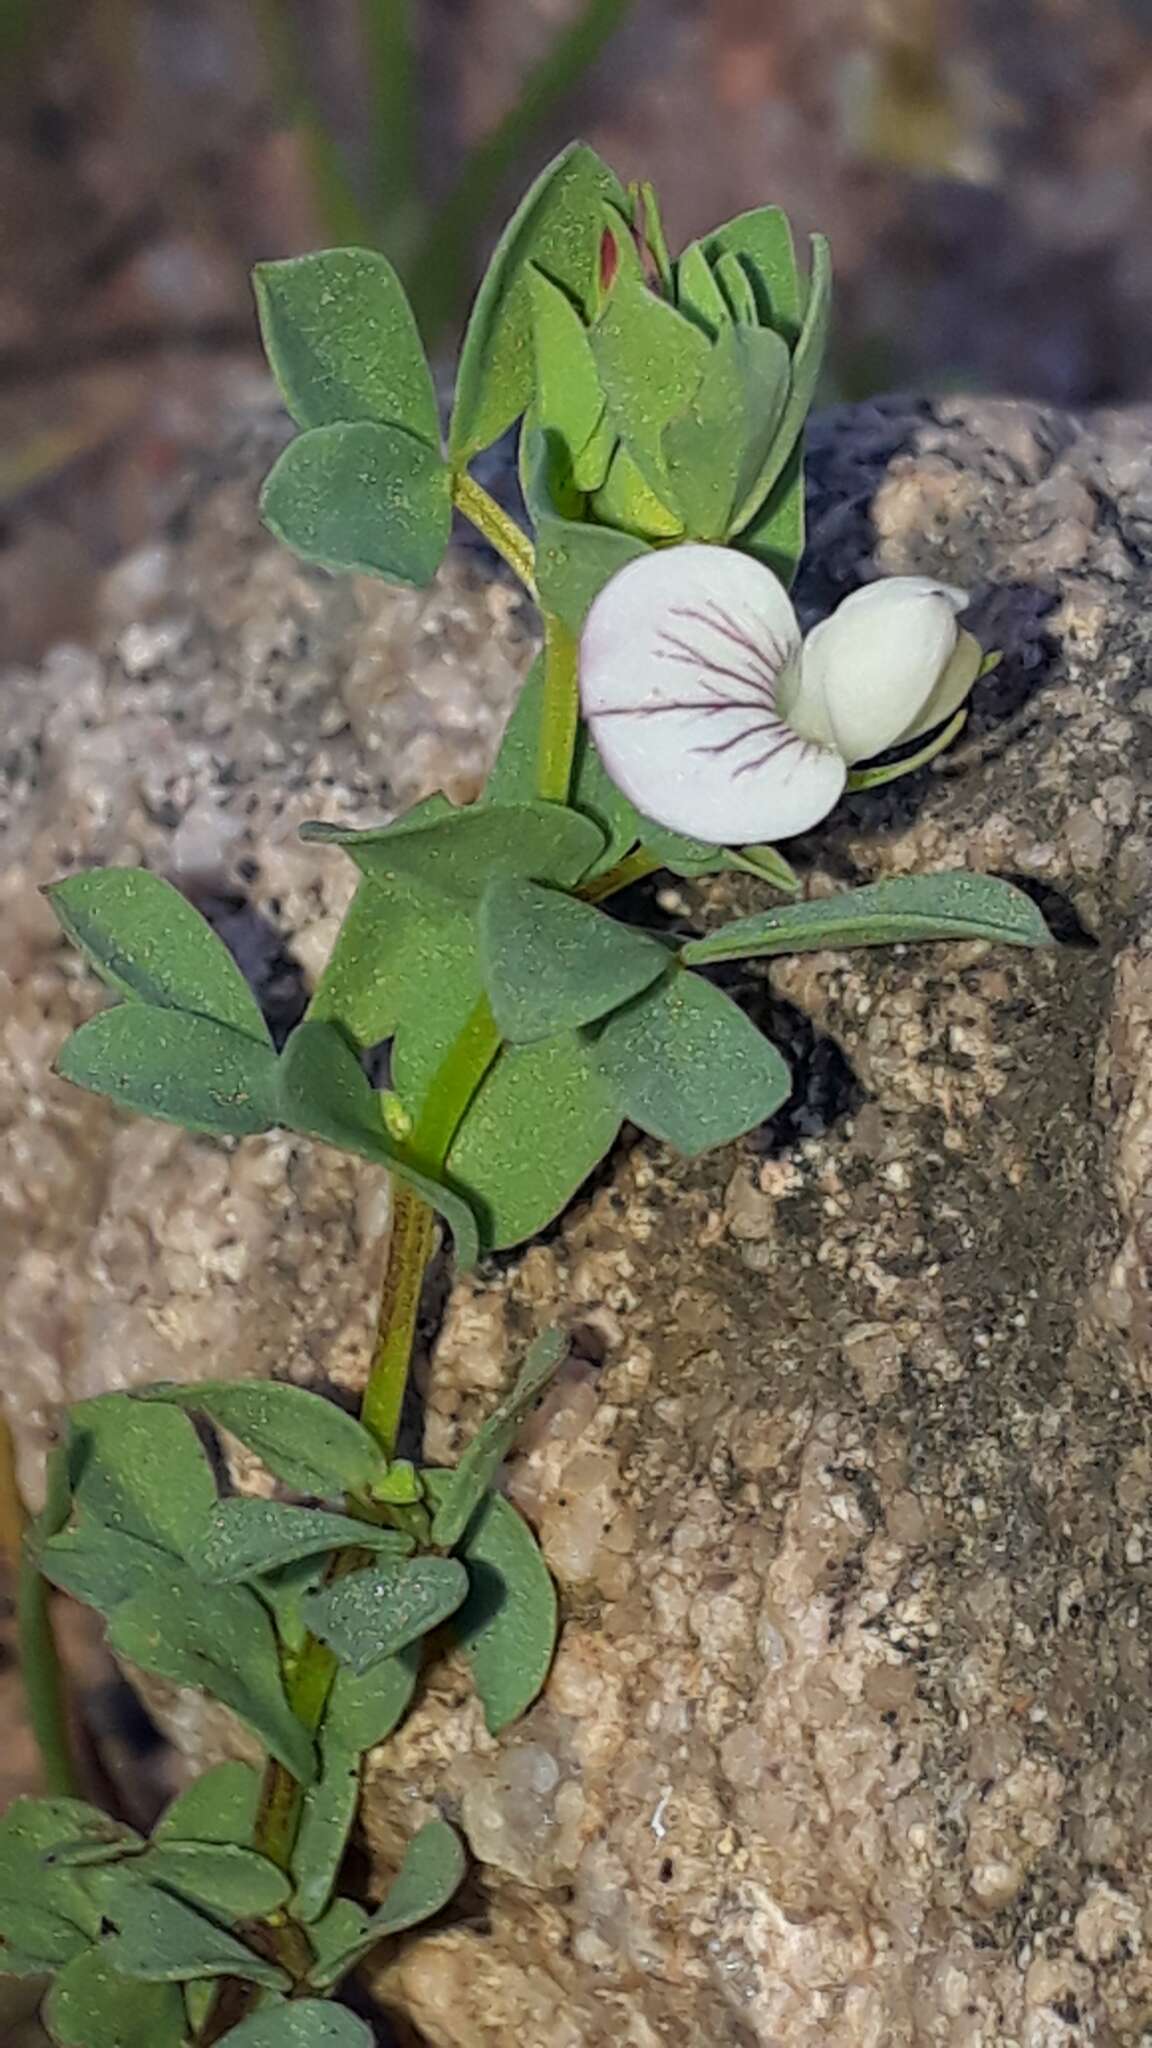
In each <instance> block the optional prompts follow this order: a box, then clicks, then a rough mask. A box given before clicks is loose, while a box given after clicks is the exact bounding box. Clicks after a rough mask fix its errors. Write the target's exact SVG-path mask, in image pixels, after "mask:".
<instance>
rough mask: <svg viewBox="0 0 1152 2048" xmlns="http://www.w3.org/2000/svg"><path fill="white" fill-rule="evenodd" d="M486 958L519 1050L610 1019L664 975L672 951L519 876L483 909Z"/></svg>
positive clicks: (504, 883)
mask: <svg viewBox="0 0 1152 2048" xmlns="http://www.w3.org/2000/svg"><path fill="white" fill-rule="evenodd" d="M479 935H480V958H481V962H482V965H483V971H484V985H485V987H486V989H487V991H488V999H489V1001H490V1003H491V1005H492V1014H493V1016H494V1017H495V1019H496V1023H497V1025H498V1027H499V1029H500V1032H501V1034H502V1035H503V1037H505V1038H506V1039H508V1040H509V1041H510V1042H511V1043H512V1044H513V1045H525V1044H529V1043H531V1042H532V1041H533V1040H534V1039H541V1038H549V1037H554V1036H555V1035H556V1033H557V1032H559V1031H569V1030H573V1029H575V1028H576V1027H577V1026H578V1025H581V1024H590V1023H592V1022H593V1021H594V1020H595V1019H596V1018H598V1017H605V1016H607V1015H608V1013H609V1011H611V1010H615V1009H617V1008H618V1007H619V1005H620V1004H621V1003H625V1002H627V1001H628V999H629V998H630V997H631V996H634V995H638V994H639V992H640V990H641V989H644V988H648V987H650V986H651V984H652V983H653V982H654V981H656V980H657V979H658V978H659V976H660V975H661V974H663V973H664V971H665V969H666V968H667V965H668V950H667V948H666V947H665V946H662V945H661V944H660V942H659V940H657V939H651V938H648V937H647V935H646V934H645V933H643V932H634V931H630V930H629V928H628V926H627V925H623V924H618V923H617V922H616V921H615V920H614V919H613V918H610V917H607V916H606V915H605V913H604V912H603V911H602V910H596V909H594V907H593V906H592V904H590V903H581V902H580V901H579V900H578V898H576V897H574V896H568V895H565V894H564V893H562V892H561V891H560V890H557V889H547V888H541V887H540V886H539V884H538V883H535V882H523V881H520V880H518V879H517V878H516V877H514V876H508V877H504V878H501V879H500V880H497V881H495V882H491V883H490V884H489V886H488V888H487V890H486V891H485V894H484V898H483V901H482V902H481V905H480V919H479Z"/></svg>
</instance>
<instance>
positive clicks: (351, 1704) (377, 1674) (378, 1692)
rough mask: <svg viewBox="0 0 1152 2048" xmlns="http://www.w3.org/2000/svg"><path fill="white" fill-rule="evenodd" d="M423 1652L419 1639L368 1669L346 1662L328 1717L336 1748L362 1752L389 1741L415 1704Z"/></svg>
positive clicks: (328, 1735)
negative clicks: (413, 1698)
mask: <svg viewBox="0 0 1152 2048" xmlns="http://www.w3.org/2000/svg"><path fill="white" fill-rule="evenodd" d="M421 1654H422V1646H421V1644H420V1642H418V1641H417V1642H414V1643H409V1645H408V1647H407V1649H406V1650H398V1651H397V1652H396V1655H395V1656H394V1657H383V1658H381V1660H380V1662H379V1663H378V1664H373V1665H372V1666H371V1668H370V1670H368V1671H361V1672H356V1671H353V1670H351V1668H350V1667H349V1666H348V1665H347V1664H342V1665H341V1666H340V1669H339V1671H338V1672H337V1673H336V1681H335V1684H334V1685H333V1687H332V1692H331V1696H330V1698H329V1701H328V1712H327V1714H326V1715H325V1718H324V1734H325V1738H326V1739H327V1740H328V1741H330V1742H331V1743H332V1744H333V1745H334V1747H335V1748H336V1749H345V1750H353V1751H355V1752H357V1753H358V1754H359V1753H361V1752H363V1751H364V1750H366V1749H375V1747H376V1745H377V1743H380V1742H386V1741H387V1739H388V1737H389V1736H390V1735H391V1733H392V1730H393V1729H394V1728H395V1727H397V1726H398V1725H399V1723H400V1722H401V1721H402V1720H403V1718H404V1715H405V1714H406V1713H407V1711H408V1708H409V1706H410V1705H411V1702H412V1696H413V1694H414V1692H415V1690H416V1681H417V1679H418V1678H419V1676H420V1659H421Z"/></svg>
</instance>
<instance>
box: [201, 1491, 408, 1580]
mask: <svg viewBox="0 0 1152 2048" xmlns="http://www.w3.org/2000/svg"><path fill="white" fill-rule="evenodd" d="M412 1547H413V1545H412V1538H411V1537H410V1536H405V1535H403V1534H402V1533H401V1531H400V1530H399V1529H384V1528H380V1527H378V1526H377V1525H376V1524H375V1523H374V1522H357V1521H354V1520H353V1518H352V1516H351V1515H335V1514H329V1513H327V1512H325V1511H324V1510H323V1509H322V1508H297V1507H290V1506H288V1505H287V1503H286V1502H284V1501H279V1500H222V1501H218V1502H217V1504H216V1506H215V1507H214V1508H213V1509H212V1512H211V1514H210V1515H209V1517H208V1520H207V1522H206V1523H205V1525H204V1527H203V1529H202V1530H201V1532H200V1535H199V1537H198V1538H197V1540H196V1542H195V1544H194V1545H193V1546H192V1548H191V1550H190V1551H189V1557H188V1561H189V1563H190V1564H191V1565H192V1567H193V1569H194V1570H195V1571H197V1572H199V1574H200V1576H201V1577H202V1578H205V1579H209V1580H211V1581H212V1582H213V1583H214V1584H216V1585H222V1586H227V1585H244V1584H250V1583H251V1581H252V1580H253V1579H258V1578H260V1577H261V1576H262V1574H263V1573H264V1572H270V1571H275V1570H277V1569H278V1567H279V1566H281V1565H285V1564H295V1563H297V1562H298V1561H299V1560H301V1559H303V1558H306V1557H318V1556H321V1555H323V1554H324V1553H325V1552H327V1551H332V1550H349V1549H358V1550H374V1551H379V1552H380V1553H381V1554H382V1555H384V1556H391V1557H407V1556H408V1554H409V1552H410V1551H411V1550H412Z"/></svg>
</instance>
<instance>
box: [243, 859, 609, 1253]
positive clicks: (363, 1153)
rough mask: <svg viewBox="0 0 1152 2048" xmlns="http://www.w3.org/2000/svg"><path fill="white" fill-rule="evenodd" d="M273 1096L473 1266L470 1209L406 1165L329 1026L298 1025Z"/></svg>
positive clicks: (350, 1055) (286, 1114) (364, 1080)
mask: <svg viewBox="0 0 1152 2048" xmlns="http://www.w3.org/2000/svg"><path fill="white" fill-rule="evenodd" d="M577 822H583V821H582V820H580V821H577ZM589 829H590V830H591V829H592V828H591V827H590V828H589ZM279 1096H280V1120H281V1122H283V1123H285V1124H286V1125H287V1126H288V1128H289V1130H294V1131H303V1132H304V1133H305V1135H306V1136H307V1137H310V1138H322V1139H323V1140H324V1141H325V1142H326V1143H327V1144H329V1145H335V1146H336V1147H337V1148H338V1149H339V1150H340V1151H342V1152H354V1153H356V1154H358V1155H359V1156H360V1157H361V1158H362V1159H371V1160H374V1161H375V1162H376V1164H377V1165H379V1166H386V1167H387V1168H388V1169H389V1171H390V1172H392V1173H395V1174H398V1175H399V1176H400V1178H401V1179H402V1180H405V1181H407V1182H408V1183H409V1185H410V1186H411V1187H413V1188H415V1190H416V1192H417V1194H418V1195H420V1196H421V1197H422V1198H423V1200H424V1201H426V1202H427V1203H428V1204H429V1206H430V1207H431V1208H433V1209H435V1210H436V1211H437V1212H438V1214H439V1215H441V1216H443V1218H444V1221H445V1222H446V1223H447V1224H448V1226H449V1228H450V1229H451V1232H452V1235H453V1238H454V1239H455V1243H456V1257H457V1260H458V1262H459V1264H460V1266H461V1267H462V1268H463V1269H464V1270H465V1271H466V1270H467V1269H468V1268H469V1267H470V1266H472V1265H474V1264H475V1262H476V1258H477V1256H478V1243H477V1232H476V1221H475V1218H474V1216H473V1214H472V1210H471V1207H470V1206H469V1204H468V1202H466V1201H465V1200H463V1199H462V1198H461V1196H460V1195H459V1194H457V1193H455V1192H454V1191H453V1190H452V1189H451V1188H447V1187H444V1186H443V1185H442V1184H441V1183H440V1182H439V1181H435V1180H432V1179H430V1178H429V1176H428V1175H427V1174H426V1173H422V1172H421V1171H420V1170H419V1168H418V1167H416V1166H413V1165H411V1164H410V1163H409V1161H408V1159H407V1158H406V1157H405V1155H404V1152H403V1150H402V1148H401V1147H400V1146H398V1145H397V1144H396V1143H395V1141H394V1140H393V1139H392V1138H391V1137H389V1135H388V1133H387V1131H386V1130H385V1128H384V1120H383V1115H382V1111H381V1104H380V1098H379V1096H378V1095H377V1094H376V1092H375V1090H374V1089H373V1088H372V1086H371V1083H370V1082H369V1080H368V1077H367V1075H366V1074H365V1073H364V1070H363V1068H362V1067H361V1065H360V1062H359V1060H358V1059H357V1057H356V1054H355V1053H354V1051H353V1050H352V1047H351V1046H350V1045H349V1043H348V1041H347V1039H346V1038H344V1037H343V1035H342V1034H341V1032H340V1031H339V1030H337V1028H336V1026H335V1025H332V1024H325V1023H322V1022H320V1021H319V1020H312V1021H310V1020H308V1019H306V1020H305V1021H304V1023H303V1024H299V1025H297V1027H296V1029H295V1031H294V1032H293V1033H292V1036H291V1038H290V1039H289V1040H288V1043H287V1045H286V1046H285V1048H284V1051H283V1053H282V1054H281V1056H280V1069H279Z"/></svg>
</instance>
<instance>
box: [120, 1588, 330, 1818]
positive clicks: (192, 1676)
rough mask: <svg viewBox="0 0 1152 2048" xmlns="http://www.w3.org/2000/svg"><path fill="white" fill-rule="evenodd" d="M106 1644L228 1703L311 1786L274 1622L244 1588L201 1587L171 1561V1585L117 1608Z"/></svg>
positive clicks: (307, 1745) (305, 1742)
mask: <svg viewBox="0 0 1152 2048" xmlns="http://www.w3.org/2000/svg"><path fill="white" fill-rule="evenodd" d="M108 1640H109V1642H110V1643H111V1645H112V1648H113V1649H114V1650H115V1651H117V1653H118V1654H119V1655H120V1656H122V1657H127V1658H129V1659H130V1660H131V1662H132V1663H134V1664H138V1665H139V1666H140V1668H141V1670H143V1671H151V1672H154V1673H155V1674H156V1675H157V1677H159V1678H168V1679H171V1680H172V1682H173V1683H174V1684H175V1685H194V1686H198V1687H199V1688H200V1689H201V1690H202V1691H204V1692H207V1693H210V1694H212V1695H213V1697H215V1698H216V1699H219V1700H222V1701H223V1702H224V1704H225V1706H228V1707H231V1708H232V1710H233V1712H234V1713H236V1714H238V1715H239V1716H240V1718H241V1720H242V1721H244V1722H246V1723H247V1725H248V1726H249V1727H250V1728H252V1729H253V1730H254V1731H255V1733H256V1734H257V1735H258V1736H259V1737H260V1739H261V1741H262V1742H263V1743H264V1744H265V1746H266V1747H267V1749H268V1750H269V1751H270V1752H271V1754H272V1755H273V1756H274V1757H277V1758H278V1759H279V1761H280V1762H281V1763H282V1764H284V1765H285V1766H286V1768H287V1769H288V1770H290V1771H291V1772H292V1775H293V1776H294V1777H296V1778H299V1779H300V1781H301V1783H303V1784H308V1783H310V1782H311V1779H312V1776H313V1772H314V1769H315V1757H314V1755H313V1748H312V1743H311V1741H310V1739H309V1737H308V1735H307V1733H306V1732H305V1730H304V1728H303V1726H302V1725H301V1723H300V1722H299V1721H298V1720H297V1719H296V1716H295V1714H293V1712H292V1710H291V1708H290V1707H289V1705H288V1701H287V1698H286V1697H285V1693H284V1683H283V1679H282V1677H281V1672H280V1657H279V1651H278V1648H277V1643H276V1637H275V1633H274V1631H273V1627H272V1623H271V1620H270V1619H269V1617H268V1614H267V1613H266V1611H265V1609H264V1608H263V1607H262V1605H261V1603H260V1601H259V1600H258V1599H257V1598H256V1596H255V1594H254V1593H250V1592H249V1591H248V1590H247V1588H246V1587H244V1586H205V1585H202V1584H201V1583H200V1582H199V1581H198V1580H197V1579H196V1577H195V1575H194V1574H193V1573H192V1571H191V1570H189V1568H188V1567H187V1566H185V1565H180V1564H178V1563H177V1562H176V1560H175V1559H173V1561H172V1565H171V1569H170V1571H169V1573H168V1575H167V1578H166V1579H165V1580H157V1581H156V1582H155V1583H154V1584H151V1585H149V1586H148V1587H146V1588H145V1590H144V1591H143V1592H140V1593H138V1594H136V1595H135V1596H134V1598H133V1599H131V1600H125V1601H123V1602H121V1604H120V1605H119V1606H118V1607H116V1608H115V1609H114V1610H113V1613H112V1616H111V1619H110V1620H109V1623H108Z"/></svg>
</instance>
